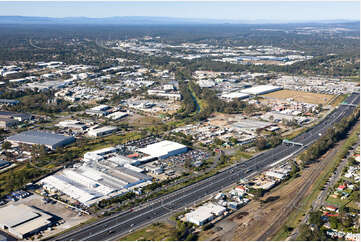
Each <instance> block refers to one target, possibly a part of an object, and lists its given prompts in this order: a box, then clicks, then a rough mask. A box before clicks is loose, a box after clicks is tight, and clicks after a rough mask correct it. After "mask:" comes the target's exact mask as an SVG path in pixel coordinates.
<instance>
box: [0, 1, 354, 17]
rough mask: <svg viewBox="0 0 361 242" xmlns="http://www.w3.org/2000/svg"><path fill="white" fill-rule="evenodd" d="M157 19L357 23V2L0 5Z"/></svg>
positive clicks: (49, 13)
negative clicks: (333, 21) (341, 21)
mask: <svg viewBox="0 0 361 242" xmlns="http://www.w3.org/2000/svg"><path fill="white" fill-rule="evenodd" d="M14 15H16V16H42V17H93V18H102V17H113V16H160V17H176V18H198V19H222V20H227V19H228V20H278V21H279V20H281V21H294V20H335V19H337V20H339V19H343V20H360V2H359V1H353V2H345V1H338V2H335V1H332V2H326V1H321V2H313V1H307V2H293V1H292V2H291V1H287V2H272V1H266V2H260V1H252V2H244V1H239V2H234V1H233V2H224V1H218V2H214V1H213V2H204V1H202V2H190V1H186V2H180V1H171V2H164V1H161V2H150V1H146V2H139V1H135V2H134V1H133V2H124V1H119V2H114V1H110V2H105V1H103V2H94V1H91V2H87V1H80V2H70V1H65V2H51V1H49V2H45V1H39V2H14V1H12V2H3V1H0V16H14Z"/></svg>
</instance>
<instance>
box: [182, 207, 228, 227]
mask: <svg viewBox="0 0 361 242" xmlns="http://www.w3.org/2000/svg"><path fill="white" fill-rule="evenodd" d="M225 211H226V208H225V207H223V206H220V205H217V204H214V203H207V204H205V205H202V206H200V207H198V208H197V209H195V210H194V211H192V212H190V213H187V214H185V218H186V220H187V221H188V222H190V223H194V224H196V225H198V226H201V225H204V224H206V223H207V222H209V221H211V220H212V219H214V218H215V217H217V216H220V215H222V214H223V213H224V212H225Z"/></svg>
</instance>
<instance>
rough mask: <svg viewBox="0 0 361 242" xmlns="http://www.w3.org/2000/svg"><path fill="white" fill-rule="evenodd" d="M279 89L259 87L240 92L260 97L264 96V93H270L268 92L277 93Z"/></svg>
mask: <svg viewBox="0 0 361 242" xmlns="http://www.w3.org/2000/svg"><path fill="white" fill-rule="evenodd" d="M281 89H282V88H281V87H278V86H272V85H259V86H255V87H250V88H246V89H243V90H242V91H241V92H242V93H246V94H250V95H261V94H266V93H270V92H275V91H278V90H281Z"/></svg>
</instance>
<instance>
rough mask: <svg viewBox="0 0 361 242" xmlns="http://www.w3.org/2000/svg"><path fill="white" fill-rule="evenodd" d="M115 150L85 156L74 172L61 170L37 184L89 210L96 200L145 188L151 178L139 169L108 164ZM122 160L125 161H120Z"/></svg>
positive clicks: (114, 163) (94, 152)
mask: <svg viewBox="0 0 361 242" xmlns="http://www.w3.org/2000/svg"><path fill="white" fill-rule="evenodd" d="M116 150H117V149H116V148H113V147H109V148H105V149H101V150H98V151H93V152H88V153H86V154H85V155H84V157H85V156H86V155H87V154H88V155H87V158H86V162H85V163H84V164H83V165H82V166H80V167H77V168H68V169H64V170H63V171H61V172H58V173H56V174H55V175H52V176H48V177H46V178H44V179H43V180H41V181H40V183H42V184H43V186H44V188H45V189H47V190H49V191H54V192H55V191H60V192H62V193H64V194H66V195H68V196H69V197H71V198H73V199H75V200H77V201H79V202H81V203H82V204H84V205H86V206H90V205H92V204H94V203H96V202H97V201H99V199H106V198H109V197H112V196H115V195H117V194H118V193H119V192H121V191H123V192H126V191H128V189H130V190H131V189H133V188H134V187H137V186H142V185H144V184H148V183H147V182H150V181H151V180H152V178H151V177H149V176H147V175H145V174H143V173H142V171H143V170H142V169H140V168H137V167H134V166H132V165H130V164H128V163H127V162H118V161H114V160H112V158H114V157H118V156H114V155H113V156H110V157H107V156H106V155H107V154H108V155H109V154H114V151H116ZM124 158H126V157H124Z"/></svg>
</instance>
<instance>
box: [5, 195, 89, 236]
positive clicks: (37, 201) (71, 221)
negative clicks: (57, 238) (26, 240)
mask: <svg viewBox="0 0 361 242" xmlns="http://www.w3.org/2000/svg"><path fill="white" fill-rule="evenodd" d="M9 204H14V205H16V204H25V205H28V206H34V207H37V208H39V209H41V210H43V211H45V212H48V213H50V214H52V215H55V216H58V217H60V218H62V219H63V220H64V221H65V223H63V224H60V225H59V226H56V227H54V230H51V231H49V230H46V231H44V233H43V238H45V237H48V236H51V235H54V234H57V233H59V232H61V231H63V230H65V229H68V228H71V227H73V226H75V225H78V224H80V223H82V222H85V221H87V220H88V219H90V218H91V216H89V215H82V216H79V215H78V212H76V211H73V210H72V209H70V208H66V207H65V206H64V205H62V204H60V203H56V204H51V203H46V204H45V203H44V201H43V200H42V197H41V196H40V195H38V194H36V193H34V194H33V195H31V196H29V197H27V198H23V199H20V200H18V201H16V202H13V201H11V202H9ZM36 238H37V237H36Z"/></svg>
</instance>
